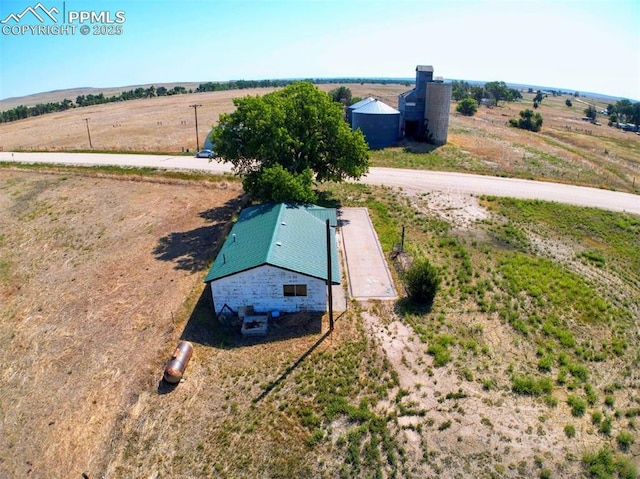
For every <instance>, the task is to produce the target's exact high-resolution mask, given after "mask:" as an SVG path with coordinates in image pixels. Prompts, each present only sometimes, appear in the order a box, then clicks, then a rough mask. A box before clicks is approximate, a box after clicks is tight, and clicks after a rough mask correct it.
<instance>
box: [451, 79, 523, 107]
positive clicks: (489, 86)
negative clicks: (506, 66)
mask: <svg viewBox="0 0 640 479" xmlns="http://www.w3.org/2000/svg"><path fill="white" fill-rule="evenodd" d="M451 97H452V98H453V99H454V100H455V101H461V100H464V99H465V98H473V99H474V100H475V101H476V102H477V103H478V104H482V103H483V100H484V103H489V105H491V106H496V105H497V104H498V102H501V101H516V100H520V99H521V98H522V93H520V90H517V89H515V88H509V87H508V86H507V84H506V83H505V82H503V81H492V82H488V83H485V84H484V85H471V84H470V83H469V82H466V81H464V80H454V81H452V82H451Z"/></svg>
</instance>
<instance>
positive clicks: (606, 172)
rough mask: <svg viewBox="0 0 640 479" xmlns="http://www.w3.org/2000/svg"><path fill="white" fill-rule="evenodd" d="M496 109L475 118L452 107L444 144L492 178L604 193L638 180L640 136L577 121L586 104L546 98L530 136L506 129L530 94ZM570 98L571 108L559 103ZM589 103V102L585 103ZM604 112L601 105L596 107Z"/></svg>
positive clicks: (527, 105) (528, 103) (629, 187)
mask: <svg viewBox="0 0 640 479" xmlns="http://www.w3.org/2000/svg"><path fill="white" fill-rule="evenodd" d="M524 97H525V98H524V100H523V101H521V102H517V103H501V104H500V106H499V107H496V108H486V107H481V108H480V109H479V111H478V113H477V114H476V115H475V116H474V117H465V116H462V115H459V114H457V113H455V109H454V108H453V107H452V116H451V122H450V134H449V143H450V145H451V146H455V147H457V148H459V149H460V150H462V151H464V152H465V154H467V155H469V156H471V157H472V158H474V159H475V160H480V161H482V162H484V163H485V165H486V166H487V170H488V171H491V170H492V169H493V170H494V171H495V172H496V173H501V174H508V175H518V176H528V177H531V178H543V179H553V180H554V181H560V182H567V183H574V184H589V185H593V186H601V187H606V188H612V187H613V188H620V189H623V190H633V184H634V181H633V180H634V178H636V184H637V183H638V181H640V136H638V135H635V134H633V133H628V132H624V131H622V130H618V129H616V128H611V127H609V126H607V124H606V123H607V118H606V117H602V116H601V117H600V118H599V121H600V122H601V123H603V124H602V125H593V124H591V123H589V122H585V121H583V120H582V117H583V116H584V112H583V110H584V109H585V108H586V105H585V104H583V103H581V102H579V101H578V100H577V99H574V98H572V97H568V96H561V97H548V98H545V99H544V101H543V102H542V103H541V105H540V107H539V108H538V109H537V110H536V112H537V113H540V114H541V115H542V117H543V118H544V124H543V127H542V130H541V131H540V132H539V133H536V134H532V133H530V132H527V131H523V130H519V129H517V128H512V127H510V126H508V121H509V119H510V118H518V117H519V112H520V111H521V110H523V109H525V108H529V109H533V108H532V106H531V103H532V101H531V99H532V97H533V95H530V94H524ZM567 98H572V101H573V106H572V107H571V108H568V107H567V106H566V105H565V104H564V102H565V100H566V99H567ZM585 101H589V102H590V103H594V100H593V99H586V100H585ZM595 104H596V105H597V106H598V109H599V110H600V109H606V106H607V105H606V104H604V103H603V102H601V101H599V102H595Z"/></svg>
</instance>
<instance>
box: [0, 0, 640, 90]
mask: <svg viewBox="0 0 640 479" xmlns="http://www.w3.org/2000/svg"><path fill="white" fill-rule="evenodd" d="M39 1H40V3H41V5H42V6H43V7H44V8H46V9H47V10H51V9H52V8H54V7H55V8H56V9H57V10H58V11H59V13H58V14H57V15H56V17H57V19H58V20H59V21H58V25H63V24H64V23H65V21H66V22H67V23H66V24H67V25H68V26H70V25H75V27H76V31H75V33H73V34H69V35H52V34H48V35H32V34H31V33H28V32H27V33H25V34H16V32H17V31H18V29H19V28H20V27H22V26H25V25H35V26H36V27H37V26H38V25H48V26H51V25H54V24H53V22H52V21H51V20H50V19H45V22H44V23H40V22H39V20H37V19H36V18H35V17H34V16H33V15H32V14H31V13H30V12H29V13H27V14H26V15H25V16H24V17H23V18H22V19H21V20H20V21H19V22H16V20H15V19H14V18H9V19H8V21H7V22H6V23H4V24H2V25H1V27H2V28H3V29H4V30H2V33H0V98H9V97H14V96H22V95H27V94H31V93H38V92H44V91H51V90H57V89H65V88H74V87H97V88H105V87H116V86H128V85H136V84H145V83H162V82H187V81H195V82H206V81H224V80H234V79H247V80H248V79H275V78H311V77H313V78H324V77H403V78H412V77H414V75H415V73H414V70H415V66H416V65H418V64H423V65H433V66H434V69H435V74H436V75H437V76H443V77H444V78H445V79H466V80H485V81H493V80H501V81H505V82H507V83H523V84H533V85H541V86H549V87H557V88H563V89H566V90H570V91H574V90H577V91H583V92H586V91H590V92H596V93H603V94H609V95H613V96H619V97H625V98H630V99H633V100H640V28H639V25H640V1H638V0H535V1H534V0H528V1H526V0H502V1H500V0H395V1H391V0H386V1H383V0H306V1H305V0H298V1H293V0H289V1H285V0H254V1H245V0H210V1H202V0H201V1H190V0H181V1H170V2H169V1H155V0H146V1H145V0H138V1H130V0H66V1H63V0H30V1H27V0H16V1H13V0H2V1H1V2H0V20H5V19H7V18H8V17H9V16H10V15H11V14H12V13H13V14H16V15H17V14H20V13H22V12H23V11H24V10H25V9H26V8H27V7H33V8H35V7H36V5H37V4H38V2H39ZM80 11H86V12H91V11H93V12H96V13H98V12H101V11H104V12H109V15H110V19H111V20H114V19H116V12H118V11H121V12H124V14H122V17H123V18H124V22H123V23H121V24H119V26H121V27H122V32H121V34H119V35H106V36H102V35H93V29H94V27H98V28H99V27H100V26H101V25H100V24H99V23H94V24H93V25H92V24H91V23H89V22H85V23H84V24H80V23H78V22H77V21H76V22H74V23H73V24H69V23H68V14H69V12H80ZM63 12H64V13H65V14H66V15H67V17H66V18H63V17H64V16H63ZM103 20H104V17H103ZM83 25H86V26H89V27H90V30H91V31H90V34H88V35H83V34H81V33H80V31H79V29H80V27H81V26H83ZM116 25H118V24H115V23H114V24H110V25H107V24H105V25H104V26H106V27H107V30H108V29H109V27H113V28H112V29H111V31H112V32H115V31H116V30H115V27H116ZM5 32H8V33H5Z"/></svg>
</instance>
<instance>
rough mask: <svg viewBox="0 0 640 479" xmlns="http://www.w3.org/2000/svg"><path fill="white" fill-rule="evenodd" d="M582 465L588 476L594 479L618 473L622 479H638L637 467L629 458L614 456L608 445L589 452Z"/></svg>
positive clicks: (613, 475) (608, 478)
mask: <svg viewBox="0 0 640 479" xmlns="http://www.w3.org/2000/svg"><path fill="white" fill-rule="evenodd" d="M582 465H583V466H584V468H585V469H586V472H587V474H588V477H591V478H594V479H610V478H613V477H615V476H616V475H617V477H619V478H622V479H636V477H637V475H638V472H637V467H636V466H635V465H634V464H633V463H632V462H631V461H630V460H628V459H627V458H625V457H622V456H614V455H613V452H612V451H611V449H610V448H609V447H607V446H605V447H603V448H602V449H600V450H599V451H598V452H595V453H587V454H585V455H584V456H583V457H582Z"/></svg>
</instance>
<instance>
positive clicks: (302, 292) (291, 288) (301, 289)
mask: <svg viewBox="0 0 640 479" xmlns="http://www.w3.org/2000/svg"><path fill="white" fill-rule="evenodd" d="M282 288H283V292H284V295H285V296H306V295H307V285H306V284H285V285H284V286H283V287H282Z"/></svg>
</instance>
